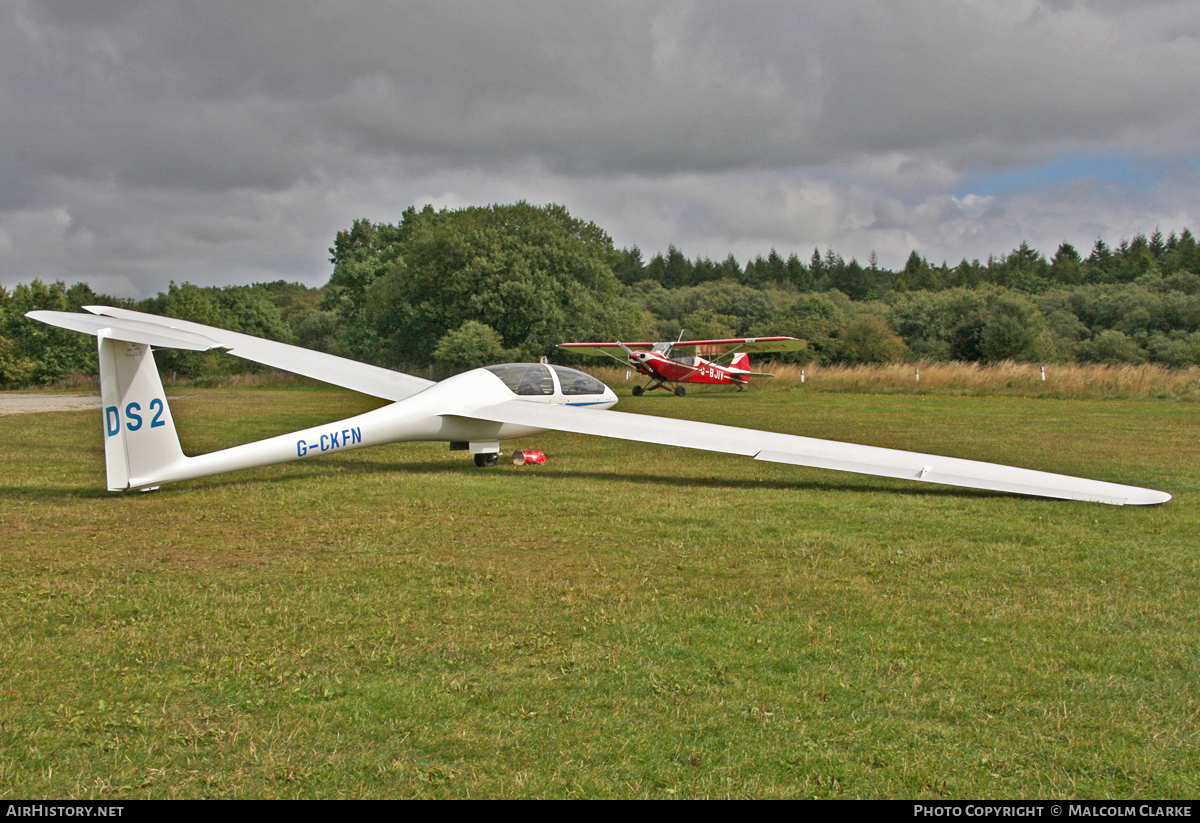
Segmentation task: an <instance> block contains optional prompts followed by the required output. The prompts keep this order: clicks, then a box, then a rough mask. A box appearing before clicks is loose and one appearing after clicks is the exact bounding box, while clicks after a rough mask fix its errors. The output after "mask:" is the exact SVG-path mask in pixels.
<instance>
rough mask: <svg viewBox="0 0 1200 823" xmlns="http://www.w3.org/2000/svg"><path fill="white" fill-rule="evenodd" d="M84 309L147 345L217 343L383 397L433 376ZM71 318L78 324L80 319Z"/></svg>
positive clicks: (398, 395) (422, 385)
mask: <svg viewBox="0 0 1200 823" xmlns="http://www.w3.org/2000/svg"><path fill="white" fill-rule="evenodd" d="M84 308H85V309H87V310H88V311H90V312H92V313H93V314H96V315H100V316H101V317H103V318H111V319H112V320H113V321H114V322H112V323H106V322H101V323H100V324H99V325H100V326H101V327H104V326H117V325H118V324H119V323H121V322H128V323H131V324H134V325H133V326H132V327H131V326H120V328H122V329H123V330H125V331H126V334H133V333H140V335H141V336H138V337H133V338H129V339H133V340H135V341H136V342H143V343H149V344H150V345H151V346H163V347H170V348H184V349H194V350H195V349H199V350H201V351H203V350H204V349H209V348H222V349H225V350H227V351H228V353H229V354H232V355H234V356H235V357H241V358H243V359H245V360H253V361H254V362H255V363H262V364H263V365H265V366H270V367H271V368H274V369H281V370H282V371H287V372H291V373H292V374H299V375H303V376H304V377H311V378H313V379H314V380H320V381H322V382H324V383H330V384H332V385H334V386H342V387H343V388H347V389H351V390H353V391H356V392H362V393H363V394H368V395H371V396H372V397H379V398H382V399H384V400H393V401H395V400H403V399H404V398H406V397H411V396H412V395H414V394H416V393H417V392H420V391H424V390H425V389H427V388H429V387H430V386H432V385H433V384H434V383H433V381H432V380H425V379H423V378H420V377H413V376H412V375H408V374H402V373H401V372H397V371H392V370H391V369H385V368H381V367H379V366H371V365H368V364H366V363H360V362H358V361H357V360H347V359H346V358H345V357H338V356H336V355H332V354H325V353H323V352H316V351H311V350H309V349H304V348H301V347H299V346H291V345H288V344H287V343H276V342H274V341H271V340H263V339H262V338H260V337H252V336H251V335H248V334H240V333H238V332H233V331H226V330H225V329H219V328H216V327H215V326H206V325H204V324H203V323H193V322H191V321H188V320H176V319H175V318H172V317H159V316H157V315H153V314H145V313H144V312H138V311H131V310H129V309H115V308H111V307H109V306H84ZM54 314H55V315H65V316H67V317H75V318H82V319H83V320H86V319H87V318H86V315H79V314H72V313H69V312H54ZM56 319H57V320H58V321H60V322H59V323H58V325H65V324H64V323H62V322H61V321H62V320H63V318H62V317H57V318H56ZM76 322H77V323H79V322H80V321H76ZM67 328H74V329H75V330H76V331H85V332H88V333H89V334H94V333H95V331H94V330H93V328H82V327H81V326H80V325H73V326H67ZM172 331H174V332H178V333H181V334H180V335H178V338H179V339H178V341H177V342H174V343H172V342H157V341H156V340H154V339H150V335H151V334H152V333H157V334H159V335H166V336H167V337H166V339H167V340H169V339H170V337H169V336H170V333H171V332H172ZM109 336H113V337H120V336H121V335H120V334H119V333H118V332H117V331H116V329H114V333H113V334H112V335H109ZM197 337H198V338H200V339H202V340H204V341H207V342H209V343H210V344H211V345H205V346H197V345H195V344H196V338H197ZM122 339H126V338H122ZM160 339H162V338H160ZM181 344H184V345H181Z"/></svg>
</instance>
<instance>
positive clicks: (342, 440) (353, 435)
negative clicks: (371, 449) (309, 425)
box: [296, 427, 362, 457]
mask: <svg viewBox="0 0 1200 823" xmlns="http://www.w3.org/2000/svg"><path fill="white" fill-rule="evenodd" d="M361 442H362V429H361V428H358V427H355V428H353V429H342V430H341V431H340V432H330V433H329V434H323V435H321V437H320V439H319V440H318V441H317V442H315V443H309V442H308V441H307V440H297V441H296V456H297V457H303V456H304V455H306V454H308V453H309V452H310V451H311V452H315V451H317V450H318V449H320V450H321V451H323V452H327V451H331V450H333V449H344V448H346V446H353V445H354V444H355V443H361Z"/></svg>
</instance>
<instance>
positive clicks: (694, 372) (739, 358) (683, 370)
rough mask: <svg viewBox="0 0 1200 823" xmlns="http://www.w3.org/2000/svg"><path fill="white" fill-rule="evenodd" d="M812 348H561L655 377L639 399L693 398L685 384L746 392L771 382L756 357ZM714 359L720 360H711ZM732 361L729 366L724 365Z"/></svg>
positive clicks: (761, 340)
mask: <svg viewBox="0 0 1200 823" xmlns="http://www.w3.org/2000/svg"><path fill="white" fill-rule="evenodd" d="M806 345H808V344H807V343H805V341H803V340H799V339H797V338H795V337H733V338H726V339H724V340H680V341H678V342H676V343H560V344H559V347H560V348H563V349H566V350H568V351H577V352H579V353H580V354H593V355H598V356H603V357H611V358H613V359H614V360H616V361H618V362H620V363H623V364H625V365H626V366H630V367H632V368H634V369H637V371H638V372H639V373H640V374H644V375H646V376H648V377H650V378H651V382H650V384H649V385H647V386H644V387H643V386H634V387H633V396H634V397H640V396H641V395H642V394H645V393H646V392H648V391H653V390H654V389H666V390H668V391H670V386H669V385H668V384H669V383H674V384H675V394H676V396H678V397H683V396H684V395H685V394H687V389H685V388H684V387H683V386H682V385H680V384H682V383H716V384H718V385H727V386H728V385H732V386H737V387H738V391H741V390H742V389H743V388H745V386H746V385H747V384H748V383H749V382H750V378H751V377H770V376H771V375H769V374H767V373H766V372H756V371H751V370H750V355H751V353H754V354H765V353H767V352H784V351H799V350H800V349H802V348H804V347H805V346H806ZM705 357H714V358H716V359H715V360H706V359H705ZM726 357H728V358H730V360H729V363H728V364H727V365H724V364H721V363H720V362H718V361H719V360H722V359H724V358H726Z"/></svg>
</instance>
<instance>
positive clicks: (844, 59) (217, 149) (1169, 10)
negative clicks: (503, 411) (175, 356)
mask: <svg viewBox="0 0 1200 823" xmlns="http://www.w3.org/2000/svg"><path fill="white" fill-rule="evenodd" d="M0 158H2V161H0V284H3V285H4V286H7V287H10V288H11V287H12V285H14V284H15V283H17V282H27V281H29V280H31V279H33V278H35V277H37V278H41V279H43V280H65V281H66V282H67V283H73V282H76V281H80V280H82V281H85V282H88V283H89V284H91V285H92V287H93V288H95V289H96V290H98V291H105V292H109V293H112V294H116V295H119V296H127V297H144V296H149V295H152V294H154V293H155V292H157V291H159V290H162V289H164V288H165V287H166V285H167V284H168V282H169V281H171V280H175V281H177V282H182V281H185V280H186V281H191V282H193V283H197V284H202V285H226V284H232V283H249V282H255V281H268V280H277V279H281V278H282V279H285V280H295V281H299V282H302V283H306V284H308V285H313V286H316V285H321V284H323V283H324V282H325V281H326V280H327V279H328V277H329V273H330V266H329V262H328V256H329V255H328V248H329V246H331V245H332V243H333V238H334V235H335V234H336V232H337V231H338V230H339V229H344V228H348V227H349V225H350V223H351V221H353V220H354V219H355V218H359V217H365V218H367V219H370V220H372V221H377V222H382V221H386V222H394V221H396V220H398V219H399V217H400V214H401V212H402V211H403V210H404V209H405V208H407V207H408V206H410V205H417V206H422V205H424V204H426V203H432V204H433V205H434V206H435V207H438V208H441V207H451V208H457V207H461V206H466V205H476V204H478V205H484V204H488V203H496V202H499V203H510V202H514V201H517V200H522V199H523V200H527V201H530V202H532V203H538V204H541V203H549V202H553V203H561V204H563V205H565V206H566V207H567V208H568V209H569V210H570V211H571V213H572V214H574V215H576V216H577V217H582V218H584V219H587V220H592V221H594V222H596V223H597V224H599V225H600V226H601V227H602V228H604V229H605V230H607V231H608V232H609V233H610V234H611V235H612V237H613V239H614V241H615V242H616V244H617V245H618V246H632V245H635V244H636V245H637V246H639V247H640V248H641V249H642V250H643V252H644V254H645V256H646V257H647V258H648V257H650V255H652V254H653V253H655V252H658V251H665V250H666V248H667V246H668V244H671V243H673V244H675V245H676V246H678V247H679V248H680V249H682V250H683V251H684V252H685V253H686V254H688V255H689V256H690V257H695V256H697V255H702V256H707V257H712V258H714V259H720V258H724V257H725V256H726V255H727V254H729V253H733V254H734V255H735V256H736V257H737V258H738V260H739V261H741V262H743V263H744V262H745V261H746V259H747V258H748V257H753V256H754V255H757V254H764V255H765V254H766V253H767V252H768V251H769V250H770V249H772V248H775V249H777V250H778V251H779V252H780V253H781V254H783V255H785V256H786V255H787V254H790V253H792V252H796V253H799V254H800V256H801V257H802V258H804V259H806V260H807V258H808V257H809V256H810V255H811V254H812V250H813V248H814V247H820V248H821V249H822V250H824V249H825V248H827V247H832V248H833V249H834V250H835V251H837V252H839V253H841V254H842V255H843V256H845V257H846V258H847V259H849V258H850V257H852V256H854V257H858V258H859V259H860V260H865V259H866V258H867V257H868V256H869V255H870V253H871V252H872V251H875V252H876V253H877V254H878V257H879V261H880V263H881V264H882V265H886V266H890V267H898V266H901V265H903V262H904V260H905V258H906V257H907V256H908V254H909V252H910V251H911V250H913V249H916V250H917V251H918V252H920V253H921V254H923V255H925V256H926V257H928V258H929V259H930V260H931V261H932V262H934V263H940V262H942V261H943V260H948V261H949V262H950V263H952V264H953V263H955V262H957V261H958V260H959V259H961V258H963V257H967V258H980V259H986V258H987V256H988V255H990V254H1005V253H1007V252H1008V251H1010V250H1012V249H1013V248H1014V247H1015V246H1016V245H1017V244H1019V243H1020V242H1021V241H1022V240H1026V241H1028V242H1029V243H1030V244H1032V245H1033V246H1034V247H1036V248H1038V249H1040V250H1042V251H1043V252H1044V253H1046V254H1047V255H1051V254H1053V252H1054V250H1055V249H1056V248H1057V246H1058V244H1059V243H1061V242H1062V241H1063V240H1067V241H1070V242H1072V243H1074V244H1075V245H1076V246H1077V247H1078V248H1079V249H1080V251H1081V252H1082V253H1083V254H1084V255H1085V256H1086V254H1087V252H1088V251H1089V250H1090V248H1091V246H1092V244H1093V243H1094V241H1095V240H1096V239H1097V238H1098V237H1102V238H1104V239H1105V240H1106V241H1108V242H1110V243H1111V244H1116V243H1118V242H1119V241H1120V240H1121V239H1122V238H1129V237H1132V236H1133V235H1134V234H1135V233H1137V232H1145V233H1149V232H1152V231H1153V230H1154V229H1155V228H1156V227H1158V228H1161V230H1162V231H1163V232H1164V233H1167V232H1170V231H1176V232H1178V231H1179V230H1181V229H1183V228H1191V229H1192V230H1193V231H1200V197H1198V196H1197V195H1198V193H1200V186H1198V183H1200V161H1198V158H1200V3H1197V2H1195V0H1181V1H1180V2H1173V1H1170V0H1163V1H1162V2H1157V1H1156V0H1138V1H1137V2H1126V0H1096V2H1073V1H1072V0H1041V1H1040V2H1039V1H1038V0H996V2H991V1H990V0H966V1H959V2H951V0H907V2H903V3H901V2H893V1H892V0H888V1H887V2H884V0H879V2H871V1H870V0H840V2H836V3H835V2H796V1H795V0H793V1H792V2H781V3H770V2H761V3H756V2H746V0H739V2H646V1H644V0H636V1H635V2H603V0H590V1H589V2H579V3H573V2H560V1H557V0H556V1H555V2H508V3H506V2H451V1H450V0H435V2H428V3H426V2H402V1H401V0H392V1H391V2H367V1H366V0H363V1H362V2H356V1H354V0H346V1H345V2H332V1H331V2H299V0H286V1H285V0H279V2H273V1H272V0H253V1H252V2H249V1H248V0H232V2H224V1H223V0H205V2H203V3H201V2H170V1H169V0H153V1H152V2H141V1H140V0H89V1H88V2H74V0H56V1H55V2H35V1H34V0H0Z"/></svg>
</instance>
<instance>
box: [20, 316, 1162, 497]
mask: <svg viewBox="0 0 1200 823" xmlns="http://www.w3.org/2000/svg"><path fill="white" fill-rule="evenodd" d="M86 308H87V310H88V311H89V312H91V314H81V313H72V312H55V311H34V312H29V314H28V316H29V317H31V318H33V319H35V320H40V321H42V322H44V323H49V324H51V325H54V326H60V327H62V328H67V329H74V330H75V331H80V332H84V333H87V334H93V335H95V336H96V338H97V341H98V345H99V350H100V397H101V407H102V420H103V428H104V455H105V466H106V469H107V476H108V488H109V489H110V490H112V491H123V490H126V489H139V490H142V491H148V490H150V489H153V488H157V487H158V486H160V485H162V484H164V483H175V482H178V481H180V480H189V479H193V478H197V477H206V476H209V475H213V474H219V473H221V472H229V471H236V470H239V469H247V468H251V467H255V466H266V465H271V464H274V463H285V462H288V461H291V460H301V459H305V458H308V457H313V456H316V455H320V454H327V453H329V452H340V451H346V450H349V449H360V448H365V447H367V446H375V445H380V444H383V443H392V442H396V441H402V440H435V441H448V442H449V443H450V448H451V449H461V450H464V451H467V452H469V453H471V454H472V455H474V457H475V462H476V464H477V465H480V466H487V465H492V464H494V463H495V462H496V458H497V456H498V454H499V452H500V443H501V441H504V440H508V439H510V438H514V437H522V436H525V435H531V434H537V433H541V432H545V431H549V430H557V431H565V432H574V433H578V434H591V435H598V436H600V437H612V438H617V439H622V440H633V441H639V442H643V443H658V444H663V445H668V446H681V447H684V448H691V449H702V450H705V451H713V452H725V453H727V454H739V455H744V456H746V457H753V458H754V459H755V460H767V461H771V462H775V463H790V464H794V465H798V466H814V467H817V468H823V469H837V470H841V471H849V472H858V473H860V474H873V475H880V476H883V477H899V478H905V479H908V480H923V481H925V482H928V483H943V484H946V485H950V486H966V487H968V488H977V489H990V490H994V491H1001V492H1010V493H1015V494H1026V495H1036V496H1040V497H1055V498H1063V499H1068V500H1093V501H1098V502H1102V503H1112V504H1117V505H1121V504H1127V503H1128V504H1138V505H1146V504H1153V503H1165V502H1166V501H1168V500H1170V499H1171V495H1169V494H1166V493H1165V492H1159V491H1153V490H1151V489H1142V488H1137V487H1134V486H1124V485H1120V484H1117V483H1108V482H1104V481H1099V480H1085V479H1083V478H1079V477H1068V476H1066V475H1061V474H1050V473H1047V472H1040V471H1033V470H1030V469H1019V468H1014V467H1011V466H1000V465H996V464H994V463H980V462H976V461H973V460H962V459H959V458H953V457H938V456H936V455H930V454H917V453H914V452H904V451H896V450H893V449H883V448H878V447H874V446H858V445H853V444H850V443H838V442H835V441H831V440H816V439H813V438H810V437H800V436H797V435H790V434H777V433H774V432H766V431H756V430H754V429H743V428H736V427H733V426H722V425H716V424H713V423H698V422H693V421H687V420H669V419H665V418H658V417H651V416H648V415H641V414H625V413H623V412H617V411H610V410H609V409H610V407H611V406H612V405H613V404H615V403H616V402H617V396H616V395H615V394H614V393H613V392H612V390H611V389H609V388H608V387H607V386H605V385H604V384H603V383H601V382H600V381H599V380H596V379H595V378H594V377H591V376H589V375H587V374H585V373H583V372H580V371H576V370H575V369H569V368H565V367H563V366H546V365H543V364H540V363H507V364H504V365H499V366H490V367H487V368H482V369H474V370H472V371H468V372H464V373H462V374H458V375H455V376H454V377H450V378H447V379H446V380H443V381H441V382H440V383H434V382H432V381H430V380H423V379H421V378H419V377H412V376H409V375H406V374H401V373H399V372H394V371H391V370H389V369H384V368H380V367H378V366H370V365H367V364H365V363H358V362H355V361H353V360H347V359H345V358H341V357H335V356H333V355H330V354H323V353H320V352H314V351H309V350H307V349H302V348H300V347H298V346H290V345H287V344H284V343H275V342H272V341H269V340H263V339H261V338H257V337H251V336H250V335H246V334H240V333H237V332H230V331H226V330H224V329H218V328H214V327H212V326H205V325H202V324H199V323H192V322H188V321H184V320H176V319H174V318H168V317H157V316H155V315H150V314H143V313H141V312H135V311H129V310H127V309H114V308H108V307H103V306H88V307H86ZM154 348H178V349H187V350H193V351H207V350H210V349H223V350H225V351H226V352H228V353H229V354H232V355H235V356H237V357H242V358H245V359H248V360H253V361H255V362H259V363H264V364H266V365H269V366H272V367H274V368H277V369H282V370H285V371H290V372H293V373H296V374H301V375H304V376H307V377H313V378H316V379H318V380H322V381H324V382H327V383H332V384H334V385H338V386H343V387H345V388H348V389H353V390H355V391H358V392H363V393H365V394H369V395H372V396H375V397H379V398H383V399H386V400H390V401H392V402H391V403H390V404H389V405H387V406H383V407H381V408H378V409H375V410H374V411H369V412H367V413H365V414H360V415H358V416H356V417H351V418H347V419H345V420H341V421H337V422H334V423H328V424H326V425H323V426H314V427H312V428H309V429H304V430H302V431H297V432H293V433H291V434H284V435H279V436H277V437H271V438H267V439H266V440H259V441H256V442H254V443H246V444H244V445H241V446H234V447H232V448H228V449H223V450H221V451H216V452H210V453H208V454H201V455H197V456H194V457H188V456H186V455H184V453H183V450H182V448H181V447H180V444H179V436H178V435H177V434H176V430H175V421H174V418H173V417H172V415H171V409H170V407H169V406H168V405H167V396H166V393H165V392H164V391H163V386H162V381H161V379H160V378H159V374H158V368H157V367H156V366H155V363H154V354H153V349H154Z"/></svg>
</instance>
